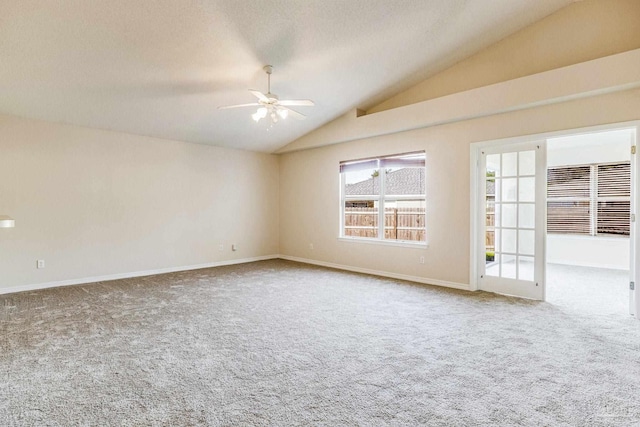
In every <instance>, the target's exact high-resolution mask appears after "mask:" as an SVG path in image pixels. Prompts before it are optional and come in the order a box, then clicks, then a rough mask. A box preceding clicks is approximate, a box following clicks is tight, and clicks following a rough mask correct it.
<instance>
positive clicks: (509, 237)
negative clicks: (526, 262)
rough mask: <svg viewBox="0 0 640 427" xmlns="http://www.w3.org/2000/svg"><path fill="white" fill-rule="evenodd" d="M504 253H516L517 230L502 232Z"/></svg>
mask: <svg viewBox="0 0 640 427" xmlns="http://www.w3.org/2000/svg"><path fill="white" fill-rule="evenodd" d="M502 252H510V253H512V254H515V253H516V230H508V229H503V230H502Z"/></svg>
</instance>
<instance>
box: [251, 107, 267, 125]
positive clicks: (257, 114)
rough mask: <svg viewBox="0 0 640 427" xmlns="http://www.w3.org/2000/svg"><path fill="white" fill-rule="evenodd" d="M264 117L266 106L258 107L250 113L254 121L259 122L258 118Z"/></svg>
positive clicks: (265, 115)
mask: <svg viewBox="0 0 640 427" xmlns="http://www.w3.org/2000/svg"><path fill="white" fill-rule="evenodd" d="M265 117H267V108H266V107H260V108H258V111H256V112H255V113H253V114H252V115H251V118H252V119H253V120H255V121H256V122H259V121H260V119H264V118H265Z"/></svg>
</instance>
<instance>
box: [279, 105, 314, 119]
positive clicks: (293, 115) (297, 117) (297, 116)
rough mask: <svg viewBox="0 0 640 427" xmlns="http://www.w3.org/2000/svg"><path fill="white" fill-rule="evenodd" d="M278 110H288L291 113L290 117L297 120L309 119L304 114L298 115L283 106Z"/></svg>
mask: <svg viewBox="0 0 640 427" xmlns="http://www.w3.org/2000/svg"><path fill="white" fill-rule="evenodd" d="M278 108H280V109H282V110H287V111H288V112H289V115H290V116H291V117H293V118H294V119H297V120H304V119H305V118H306V117H307V116H305V115H304V114H301V113H298V112H297V111H296V110H292V109H291V108H287V107H283V106H281V105H279V106H278Z"/></svg>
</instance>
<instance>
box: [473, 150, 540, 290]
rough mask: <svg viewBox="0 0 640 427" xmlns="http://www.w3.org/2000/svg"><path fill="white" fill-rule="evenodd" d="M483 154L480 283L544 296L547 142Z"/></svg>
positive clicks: (498, 288) (491, 288) (486, 151)
mask: <svg viewBox="0 0 640 427" xmlns="http://www.w3.org/2000/svg"><path fill="white" fill-rule="evenodd" d="M481 154H482V155H481V168H480V169H481V172H480V173H481V174H482V176H481V179H480V185H482V186H483V190H484V191H482V192H481V194H484V203H483V204H484V207H485V209H484V211H483V212H482V214H483V217H484V218H485V222H484V223H485V239H484V247H483V248H482V249H483V250H482V251H481V252H482V254H483V255H484V260H483V264H484V269H483V270H484V271H482V272H481V276H480V282H479V283H480V288H481V289H484V290H487V291H490V292H498V293H504V294H509V295H516V296H522V297H526V298H533V299H543V298H544V283H543V276H544V274H543V273H544V254H543V253H542V252H543V246H544V201H545V199H544V194H545V193H544V190H545V188H544V187H545V186H546V175H545V167H546V160H545V157H546V152H545V146H544V142H536V143H529V144H520V145H518V146H505V147H493V148H491V149H486V150H483V151H482V152H481ZM481 270H482V269H481Z"/></svg>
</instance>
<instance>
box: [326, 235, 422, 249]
mask: <svg viewBox="0 0 640 427" xmlns="http://www.w3.org/2000/svg"><path fill="white" fill-rule="evenodd" d="M338 241H340V242H349V243H365V244H368V245H382V246H399V247H404V248H413V249H426V248H428V247H429V244H428V243H426V242H410V241H407V240H381V239H366V238H364V239H363V238H358V237H338Z"/></svg>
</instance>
